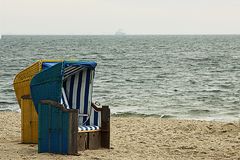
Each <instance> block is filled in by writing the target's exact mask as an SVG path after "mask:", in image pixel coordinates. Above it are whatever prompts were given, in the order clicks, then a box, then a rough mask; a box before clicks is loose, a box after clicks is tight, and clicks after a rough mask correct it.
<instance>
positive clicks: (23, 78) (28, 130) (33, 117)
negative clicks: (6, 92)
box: [13, 60, 60, 143]
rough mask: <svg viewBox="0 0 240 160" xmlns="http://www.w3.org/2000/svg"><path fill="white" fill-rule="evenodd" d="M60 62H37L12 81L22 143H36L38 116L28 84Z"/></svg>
mask: <svg viewBox="0 0 240 160" xmlns="http://www.w3.org/2000/svg"><path fill="white" fill-rule="evenodd" d="M56 62H60V60H39V61H37V62H35V63H33V64H32V65H31V66H29V67H27V68H26V69H24V70H22V71H20V72H19V73H18V74H17V75H16V76H15V79H14V83H13V86H14V91H15V94H16V98H17V101H18V104H19V106H20V109H21V141H22V143H38V115H37V112H36V111H35V107H34V105H33V102H32V99H31V96H30V82H31V80H32V78H33V77H34V76H35V75H36V74H37V73H39V72H40V71H42V70H43V69H44V68H47V67H48V66H46V65H44V64H45V63H47V64H48V65H49V64H52V65H53V64H54V63H56Z"/></svg>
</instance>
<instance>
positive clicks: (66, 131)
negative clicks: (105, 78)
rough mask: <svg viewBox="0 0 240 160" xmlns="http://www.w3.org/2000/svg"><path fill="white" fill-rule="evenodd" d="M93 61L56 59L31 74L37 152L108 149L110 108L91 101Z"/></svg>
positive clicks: (71, 152) (70, 152)
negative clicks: (52, 64)
mask: <svg viewBox="0 0 240 160" xmlns="http://www.w3.org/2000/svg"><path fill="white" fill-rule="evenodd" d="M96 65H97V64H96V63H95V62H70V61H64V62H60V63H58V64H56V65H54V66H52V67H50V68H48V69H46V70H44V71H42V72H40V73H38V74H37V75H35V76H34V77H33V79H32V81H31V85H30V86H31V96H32V99H33V102H34V106H35V108H36V111H37V112H38V123H39V125H38V131H39V141H38V152H39V153H41V152H50V153H59V154H77V153H78V151H79V150H85V149H98V148H110V109H109V107H108V106H102V107H101V108H99V107H97V105H95V104H94V103H93V102H92V90H93V79H94V74H95V67H96Z"/></svg>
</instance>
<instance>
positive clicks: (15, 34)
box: [0, 33, 240, 37]
mask: <svg viewBox="0 0 240 160" xmlns="http://www.w3.org/2000/svg"><path fill="white" fill-rule="evenodd" d="M0 35H1V36H121V37H124V36H145V35H146V36H154V35H156V36H185V35H189V36H191V35H196V36H197V35H199V36H200V35H240V33H221V34H220V33H215V34H209V33H201V34H192V33H191V34H190V33H189V34H186V33H185V34H184V33H183V34H125V35H116V34H0Z"/></svg>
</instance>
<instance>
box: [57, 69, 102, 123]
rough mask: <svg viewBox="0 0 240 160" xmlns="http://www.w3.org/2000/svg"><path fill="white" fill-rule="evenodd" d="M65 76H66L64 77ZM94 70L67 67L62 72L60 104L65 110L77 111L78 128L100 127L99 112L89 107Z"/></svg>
mask: <svg viewBox="0 0 240 160" xmlns="http://www.w3.org/2000/svg"><path fill="white" fill-rule="evenodd" d="M65 74H66V76H65ZM93 76H94V70H90V69H86V68H77V67H67V68H66V69H65V70H64V77H65V78H64V81H63V88H62V99H61V103H62V104H64V106H65V107H66V108H67V109H78V110H79V115H78V120H79V122H78V124H79V126H81V127H82V126H85V125H86V126H101V116H100V112H96V111H95V110H94V109H93V108H92V107H91V102H92V89H93Z"/></svg>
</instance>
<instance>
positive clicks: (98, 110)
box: [91, 102, 102, 112]
mask: <svg viewBox="0 0 240 160" xmlns="http://www.w3.org/2000/svg"><path fill="white" fill-rule="evenodd" d="M91 106H92V107H93V109H94V110H95V111H97V112H101V111H102V108H99V107H97V105H96V104H95V103H93V102H92V103H91Z"/></svg>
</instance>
